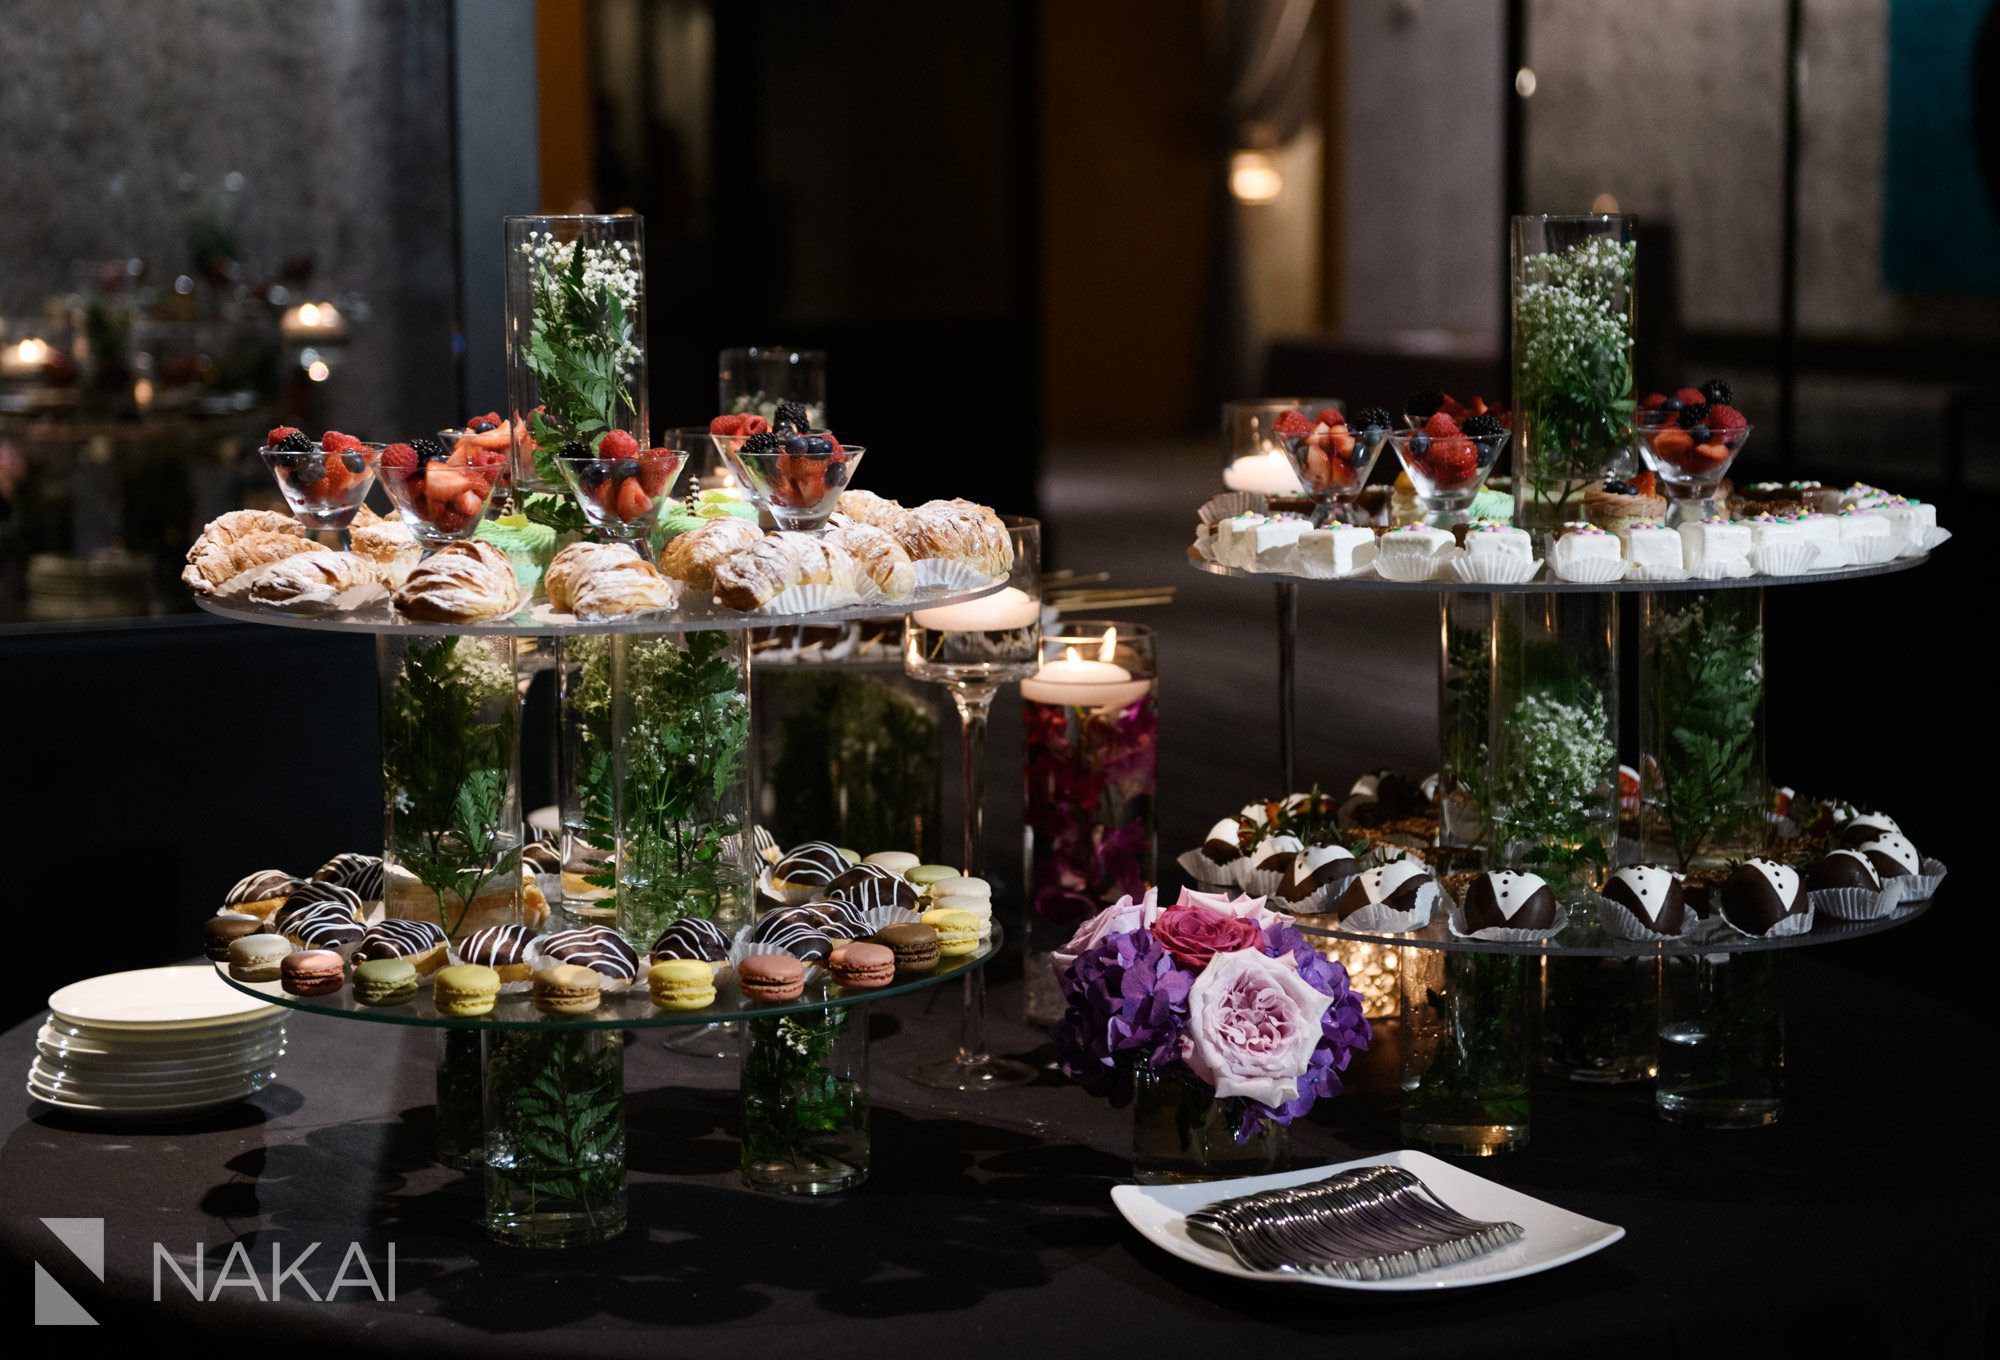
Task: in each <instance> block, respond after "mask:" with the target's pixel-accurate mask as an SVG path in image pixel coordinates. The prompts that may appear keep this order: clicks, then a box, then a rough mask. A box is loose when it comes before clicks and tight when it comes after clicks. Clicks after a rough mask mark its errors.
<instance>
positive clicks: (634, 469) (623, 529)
mask: <svg viewBox="0 0 2000 1360" xmlns="http://www.w3.org/2000/svg"><path fill="white" fill-rule="evenodd" d="M626 438H627V440H628V441H629V436H626ZM610 440H611V436H607V437H606V439H605V442H606V443H609V442H610ZM573 447H574V448H576V449H577V450H579V451H580V450H582V449H583V448H584V446H583V445H575V446H573ZM634 447H635V448H636V447H637V446H636V444H635V445H634ZM599 451H600V452H601V451H602V446H600V450H599ZM556 466H557V467H558V468H560V469H561V470H562V475H563V478H564V480H566V481H567V482H568V483H569V485H570V490H572V491H574V492H575V493H576V503H577V504H578V505H579V506H581V507H582V508H583V517H584V518H585V519H587V520H589V521H590V527H591V528H593V529H595V530H596V531H597V532H598V533H599V534H600V535H601V536H603V537H604V538H607V539H610V540H612V541H613V542H617V543H630V544H631V545H632V546H633V547H635V548H637V549H638V550H639V553H640V555H641V556H642V557H647V558H651V556H652V550H651V547H650V544H649V539H650V536H651V535H652V532H653V525H654V524H655V523H656V522H657V521H658V520H659V518H660V511H661V509H662V508H663V507H664V506H665V505H666V503H667V496H668V493H670V492H671V491H672V490H673V486H674V481H675V479H676V478H678V477H679V476H680V474H681V469H682V468H683V467H685V466H687V453H686V452H685V451H684V450H681V449H647V450H645V451H644V452H639V453H632V454H625V453H624V451H623V450H622V449H620V450H617V451H616V456H613V457H609V458H606V457H572V456H571V455H570V454H569V453H567V452H565V453H564V454H563V455H562V456H560V457H558V458H557V459H556Z"/></svg>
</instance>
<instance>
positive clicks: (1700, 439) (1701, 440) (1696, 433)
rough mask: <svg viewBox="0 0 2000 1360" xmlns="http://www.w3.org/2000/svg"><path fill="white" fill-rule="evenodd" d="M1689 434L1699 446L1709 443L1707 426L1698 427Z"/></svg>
mask: <svg viewBox="0 0 2000 1360" xmlns="http://www.w3.org/2000/svg"><path fill="white" fill-rule="evenodd" d="M1688 433H1689V434H1690V435H1692V436H1693V437H1694V442H1695V443H1697V444H1706V443H1707V442H1708V426H1706V425H1697V426H1695V427H1694V428H1693V429H1692V430H1689V431H1688Z"/></svg>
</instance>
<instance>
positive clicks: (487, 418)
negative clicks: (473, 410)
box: [465, 411, 500, 434]
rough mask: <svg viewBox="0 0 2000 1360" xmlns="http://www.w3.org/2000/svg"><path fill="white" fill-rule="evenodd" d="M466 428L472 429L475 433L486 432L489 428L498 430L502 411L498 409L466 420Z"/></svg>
mask: <svg viewBox="0 0 2000 1360" xmlns="http://www.w3.org/2000/svg"><path fill="white" fill-rule="evenodd" d="M465 428H466V429H468V430H471V431H472V432H473V433H474V434H485V433H486V432H487V431H488V430H497V429H499V428H500V413H499V412H498V411H488V412H487V413H486V414H485V415H483V416H474V417H473V418H472V419H470V420H468V421H466V422H465Z"/></svg>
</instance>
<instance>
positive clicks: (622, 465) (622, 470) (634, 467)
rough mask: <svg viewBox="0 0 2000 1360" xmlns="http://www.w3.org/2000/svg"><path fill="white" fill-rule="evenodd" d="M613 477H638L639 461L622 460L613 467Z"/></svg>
mask: <svg viewBox="0 0 2000 1360" xmlns="http://www.w3.org/2000/svg"><path fill="white" fill-rule="evenodd" d="M611 475H612V476H614V477H619V478H624V477H637V476H638V475H639V460H638V459H637V458H620V459H619V460H618V461H617V462H615V463H613V464H612V465H611Z"/></svg>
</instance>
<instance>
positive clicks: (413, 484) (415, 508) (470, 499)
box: [381, 436, 507, 556]
mask: <svg viewBox="0 0 2000 1360" xmlns="http://www.w3.org/2000/svg"><path fill="white" fill-rule="evenodd" d="M506 474H507V452H506V450H505V448H504V447H503V448H501V449H481V448H478V447H476V446H472V445H468V444H466V443H462V442H461V443H459V444H457V445H455V446H454V447H452V448H449V449H447V448H446V447H445V445H444V442H443V441H442V440H439V439H433V438H430V437H428V436H426V437H425V438H423V439H413V440H411V441H410V442H409V443H407V444H391V445H390V446H389V447H388V448H386V449H384V450H382V462H381V475H382V485H383V487H384V489H386V490H387V491H388V493H389V499H390V500H392V501H394V502H395V503H396V508H397V509H398V510H400V511H402V512H403V522H404V523H406V524H408V525H409V526H410V532H411V533H412V534H413V535H415V536H416V540H417V542H418V543H419V544H421V545H422V547H423V550H424V555H425V556H429V555H430V554H431V553H434V552H436V551H437V550H438V549H439V548H442V547H444V546H445V544H447V543H456V542H458V541H459V540H460V539H466V538H471V537H472V535H473V533H474V532H475V531H476V530H477V529H478V528H479V521H480V520H482V519H484V518H485V517H486V507H487V504H488V502H490V501H491V500H492V499H493V490H494V488H495V487H497V486H499V485H500V483H501V482H502V481H503V480H505V478H506Z"/></svg>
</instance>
